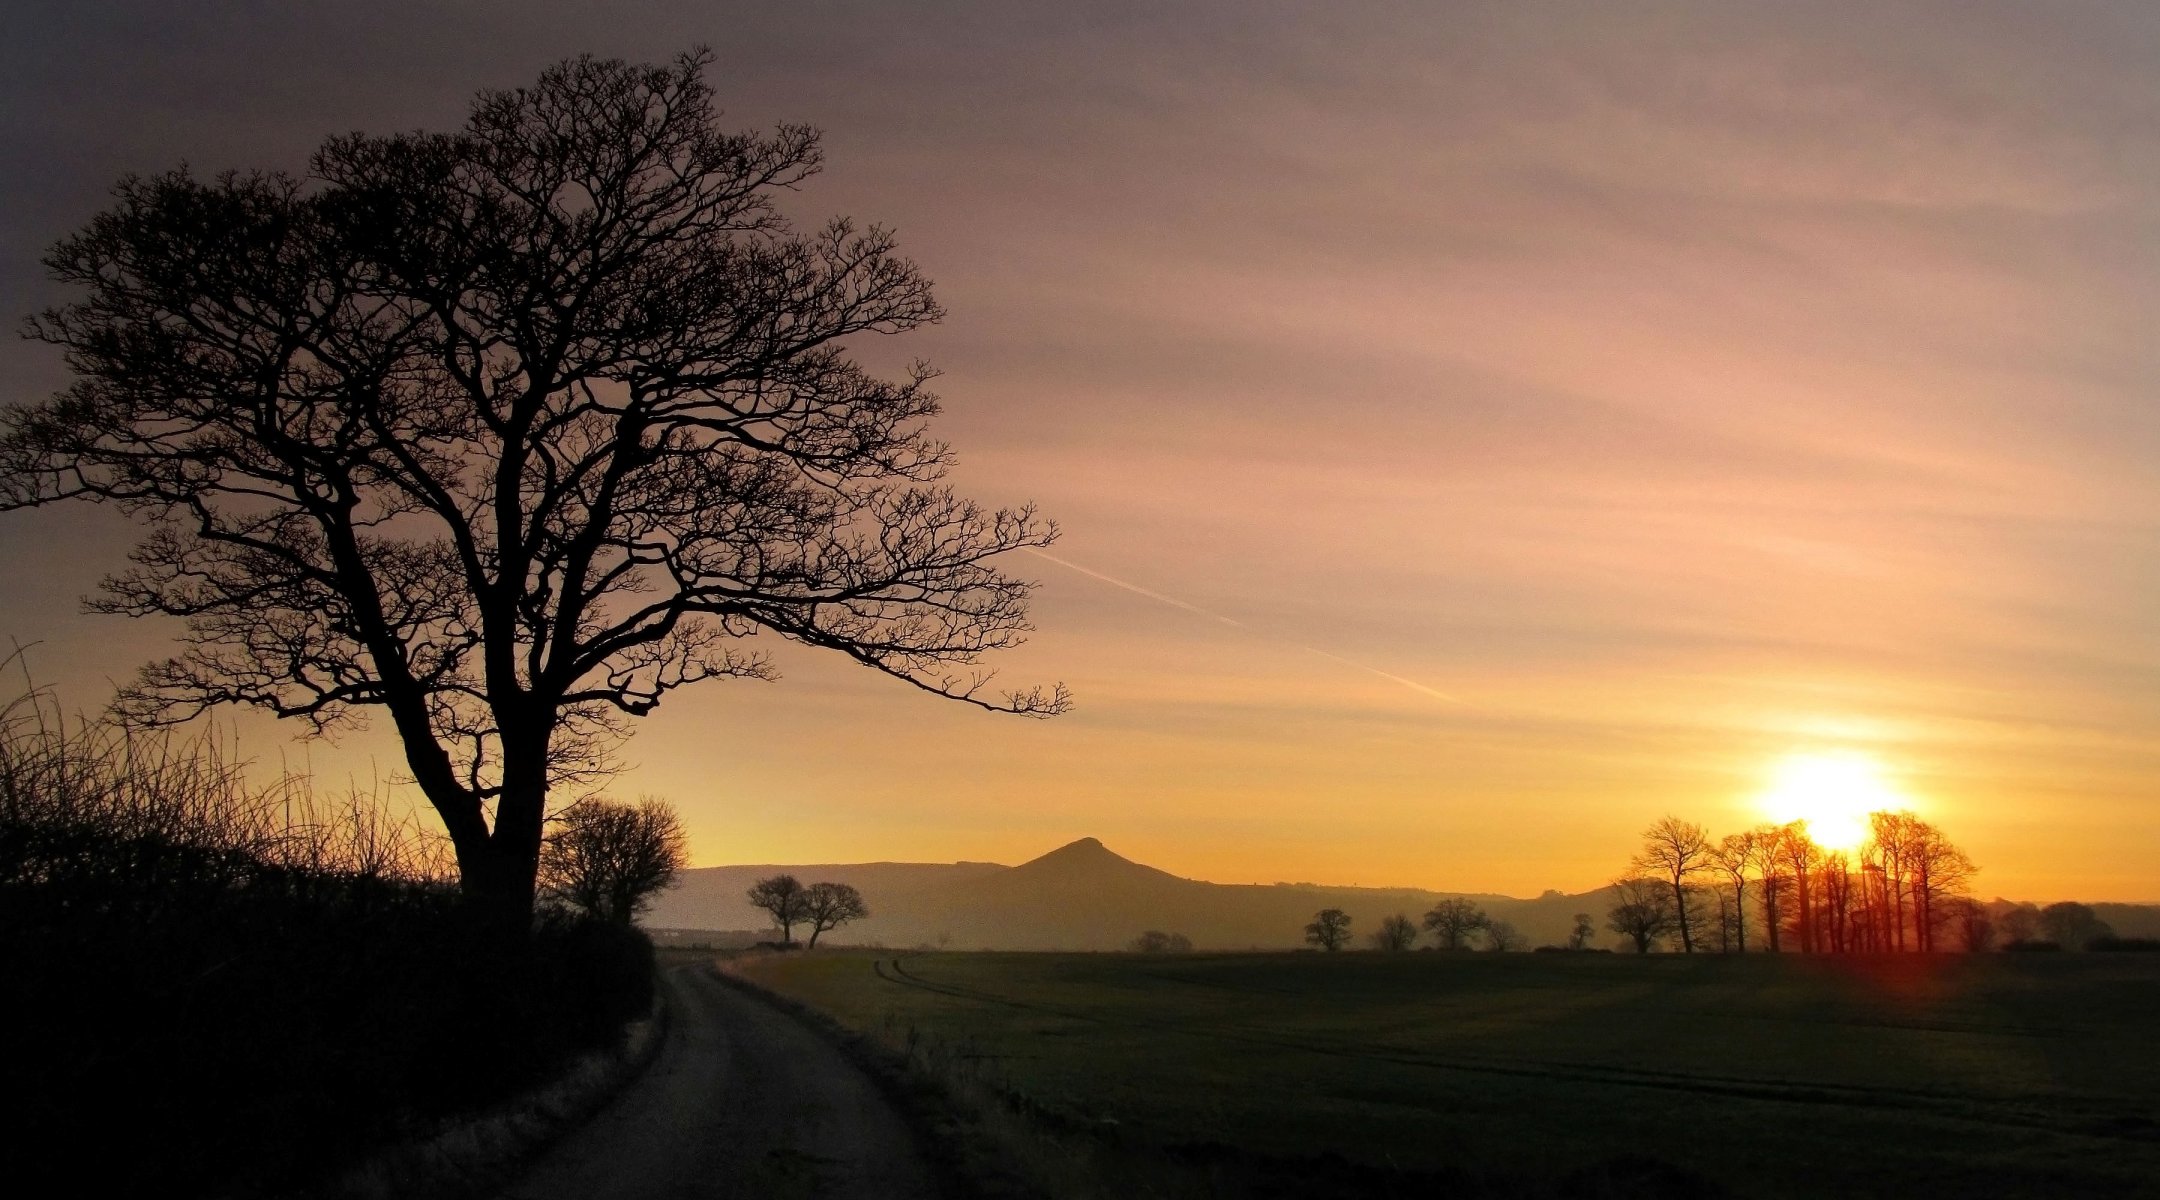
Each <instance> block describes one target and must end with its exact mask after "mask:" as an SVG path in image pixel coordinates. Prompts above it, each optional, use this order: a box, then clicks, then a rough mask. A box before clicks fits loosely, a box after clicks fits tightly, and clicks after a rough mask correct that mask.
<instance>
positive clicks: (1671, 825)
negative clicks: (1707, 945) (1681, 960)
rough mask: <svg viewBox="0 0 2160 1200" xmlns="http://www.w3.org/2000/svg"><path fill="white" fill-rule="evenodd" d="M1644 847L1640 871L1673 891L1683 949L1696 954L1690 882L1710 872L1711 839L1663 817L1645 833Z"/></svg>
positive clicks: (1637, 859) (1636, 861)
mask: <svg viewBox="0 0 2160 1200" xmlns="http://www.w3.org/2000/svg"><path fill="white" fill-rule="evenodd" d="M1642 836H1643V847H1642V850H1641V852H1639V853H1637V854H1636V855H1635V858H1634V861H1633V864H1632V865H1633V866H1634V868H1635V869H1636V870H1638V871H1642V872H1645V873H1647V874H1652V875H1656V876H1658V877H1660V878H1662V879H1664V880H1665V881H1666V885H1667V886H1669V887H1670V888H1672V900H1673V904H1672V906H1673V912H1674V913H1675V920H1676V921H1677V922H1678V924H1679V929H1680V948H1681V950H1683V951H1685V952H1686V953H1689V954H1693V953H1695V934H1694V931H1693V929H1692V928H1690V926H1689V922H1688V909H1689V908H1690V904H1689V895H1688V893H1689V890H1690V886H1689V884H1688V880H1689V879H1691V878H1693V877H1694V876H1696V875H1699V874H1701V873H1702V872H1704V871H1706V870H1708V869H1710V835H1709V834H1707V833H1705V832H1703V827H1702V826H1700V825H1697V824H1695V823H1694V822H1693V821H1683V820H1681V819H1680V818H1678V817H1670V816H1668V817H1663V818H1661V819H1659V821H1658V822H1657V823H1656V824H1655V825H1652V826H1651V827H1650V828H1648V829H1645V830H1643V835H1642Z"/></svg>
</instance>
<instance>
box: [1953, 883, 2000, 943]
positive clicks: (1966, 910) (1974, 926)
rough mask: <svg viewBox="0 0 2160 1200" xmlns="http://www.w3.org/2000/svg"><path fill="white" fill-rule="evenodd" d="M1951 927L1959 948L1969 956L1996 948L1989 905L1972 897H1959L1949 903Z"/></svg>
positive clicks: (1993, 924) (1993, 923) (1993, 925)
mask: <svg viewBox="0 0 2160 1200" xmlns="http://www.w3.org/2000/svg"><path fill="white" fill-rule="evenodd" d="M1945 907H1946V908H1947V909H1948V910H1949V913H1950V927H1951V929H1952V931H1953V932H1955V933H1956V935H1957V940H1958V948H1959V949H1962V950H1964V951H1965V952H1966V953H1968V954H1982V953H1985V952H1987V951H1989V950H1992V949H1994V948H1995V922H1994V921H1993V920H1992V919H1990V918H1989V916H1988V910H1987V905H1985V904H1982V903H1980V902H1979V901H1978V900H1975V899H1973V898H1972V897H1970V896H1957V897H1954V898H1952V899H1951V900H1950V901H1948V902H1947V904H1946V905H1945Z"/></svg>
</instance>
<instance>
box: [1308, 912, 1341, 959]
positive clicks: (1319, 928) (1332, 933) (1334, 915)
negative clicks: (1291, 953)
mask: <svg viewBox="0 0 2160 1200" xmlns="http://www.w3.org/2000/svg"><path fill="white" fill-rule="evenodd" d="M1305 940H1306V941H1308V942H1311V943H1312V944H1313V945H1315V946H1318V947H1320V948H1321V949H1322V950H1325V951H1327V952H1328V953H1330V954H1333V953H1334V952H1335V951H1337V950H1340V949H1342V948H1343V945H1344V944H1345V943H1347V942H1348V941H1349V940H1350V914H1349V913H1346V912H1344V911H1343V910H1341V909H1339V908H1323V909H1321V910H1320V911H1319V912H1316V913H1314V914H1313V919H1312V924H1310V925H1307V926H1306V927H1305Z"/></svg>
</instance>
